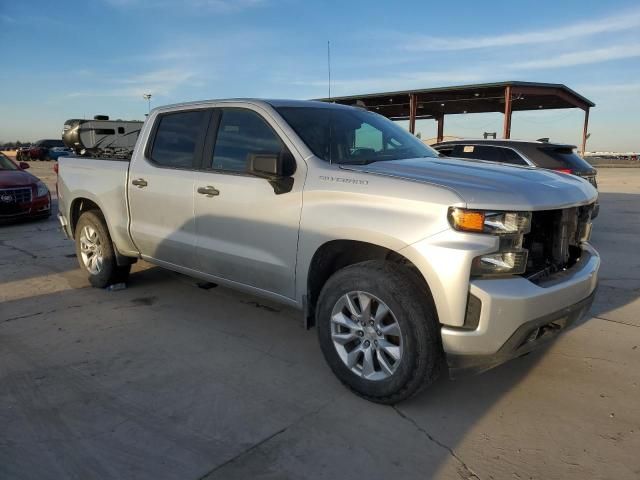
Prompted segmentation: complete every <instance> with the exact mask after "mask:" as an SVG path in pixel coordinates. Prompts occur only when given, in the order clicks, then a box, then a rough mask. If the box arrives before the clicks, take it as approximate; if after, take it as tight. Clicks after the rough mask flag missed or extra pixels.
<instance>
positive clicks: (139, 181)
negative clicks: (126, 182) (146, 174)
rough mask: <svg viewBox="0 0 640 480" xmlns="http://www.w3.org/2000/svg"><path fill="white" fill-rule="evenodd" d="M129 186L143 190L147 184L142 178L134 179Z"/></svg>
mask: <svg viewBox="0 0 640 480" xmlns="http://www.w3.org/2000/svg"><path fill="white" fill-rule="evenodd" d="M131 185H135V186H136V187H138V188H144V187H146V186H147V185H148V183H147V181H146V180H145V179H144V178H136V179H135V180H131Z"/></svg>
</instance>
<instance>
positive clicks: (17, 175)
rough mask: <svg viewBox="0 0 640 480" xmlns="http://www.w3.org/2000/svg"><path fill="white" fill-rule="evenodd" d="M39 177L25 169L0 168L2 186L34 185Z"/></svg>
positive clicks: (0, 185)
mask: <svg viewBox="0 0 640 480" xmlns="http://www.w3.org/2000/svg"><path fill="white" fill-rule="evenodd" d="M37 181H38V179H37V178H36V177H34V176H33V175H31V174H30V173H27V172H25V171H23V170H0V188H11V187H24V186H28V185H33V184H34V183H36V182H37Z"/></svg>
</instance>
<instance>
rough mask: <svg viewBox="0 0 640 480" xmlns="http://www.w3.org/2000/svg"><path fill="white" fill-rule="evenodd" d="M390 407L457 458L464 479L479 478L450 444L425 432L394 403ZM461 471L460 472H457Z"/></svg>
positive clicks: (478, 479)
mask: <svg viewBox="0 0 640 480" xmlns="http://www.w3.org/2000/svg"><path fill="white" fill-rule="evenodd" d="M391 408H393V409H394V410H395V412H396V413H397V414H398V415H399V416H400V417H401V418H402V419H404V420H405V421H406V422H408V423H410V424H411V425H413V426H414V427H415V428H416V429H417V430H418V431H419V432H420V433H422V434H423V435H425V436H426V437H427V438H428V439H429V440H430V441H431V442H432V443H435V444H436V445H438V446H439V447H440V448H443V449H445V450H446V451H447V452H449V455H451V457H453V458H454V459H455V460H457V462H458V463H459V464H460V466H461V467H462V470H463V471H462V473H463V474H464V476H462V478H464V479H465V480H470V479H477V480H481V479H480V476H479V475H478V474H477V473H475V472H474V471H473V470H471V468H470V467H469V466H468V465H467V464H466V463H465V462H464V460H462V459H461V458H460V457H459V456H458V455H457V454H456V452H454V451H453V448H451V447H450V446H448V445H446V444H444V443H442V442H441V441H440V440H438V439H437V438H435V437H434V436H433V435H431V434H430V433H429V432H427V431H426V430H425V429H424V428H422V427H421V426H420V425H418V422H416V421H415V420H414V419H413V418H411V417H410V416H409V415H407V414H406V413H404V412H402V411H401V410H400V409H399V408H398V407H396V406H395V405H393V406H392V407H391ZM458 473H461V472H458Z"/></svg>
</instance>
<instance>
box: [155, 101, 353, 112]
mask: <svg viewBox="0 0 640 480" xmlns="http://www.w3.org/2000/svg"><path fill="white" fill-rule="evenodd" d="M236 102H245V103H252V104H254V105H270V106H272V107H274V108H278V107H315V108H338V109H345V108H346V109H349V108H354V107H352V106H348V105H340V104H338V103H327V102H321V101H319V100H288V99H265V98H218V99H210V100H198V101H194V102H182V103H174V104H171V105H162V106H160V107H156V108H154V109H153V110H165V109H173V108H177V107H190V106H194V105H207V104H214V103H236Z"/></svg>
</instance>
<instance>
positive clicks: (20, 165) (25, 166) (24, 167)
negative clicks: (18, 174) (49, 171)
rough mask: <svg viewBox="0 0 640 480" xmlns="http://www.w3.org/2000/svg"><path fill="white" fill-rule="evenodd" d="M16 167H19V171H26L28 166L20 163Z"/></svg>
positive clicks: (25, 163)
mask: <svg viewBox="0 0 640 480" xmlns="http://www.w3.org/2000/svg"><path fill="white" fill-rule="evenodd" d="M18 167H20V170H26V169H27V168H29V164H28V163H27V162H20V163H19V164H18Z"/></svg>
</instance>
